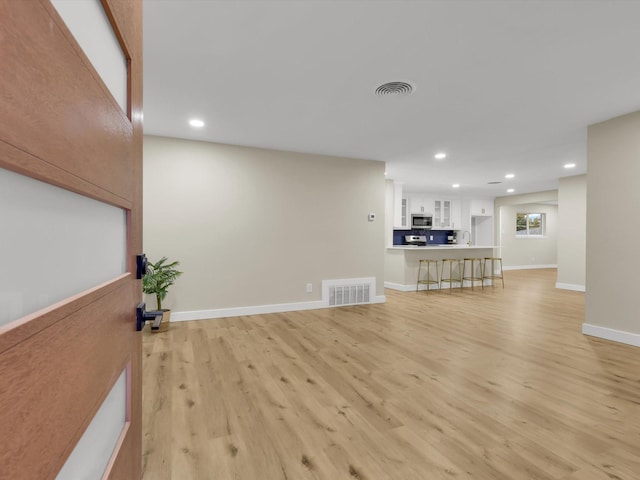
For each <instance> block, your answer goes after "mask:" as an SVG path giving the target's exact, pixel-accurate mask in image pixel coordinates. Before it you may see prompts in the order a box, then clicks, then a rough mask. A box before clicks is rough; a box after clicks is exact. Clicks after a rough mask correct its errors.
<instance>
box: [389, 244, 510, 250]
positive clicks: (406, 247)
mask: <svg viewBox="0 0 640 480" xmlns="http://www.w3.org/2000/svg"><path fill="white" fill-rule="evenodd" d="M480 248H500V247H498V246H497V245H467V244H466V243H464V244H459V243H458V244H445V245H427V246H425V247H418V246H416V245H394V246H393V247H387V249H389V250H461V249H464V250H475V249H480Z"/></svg>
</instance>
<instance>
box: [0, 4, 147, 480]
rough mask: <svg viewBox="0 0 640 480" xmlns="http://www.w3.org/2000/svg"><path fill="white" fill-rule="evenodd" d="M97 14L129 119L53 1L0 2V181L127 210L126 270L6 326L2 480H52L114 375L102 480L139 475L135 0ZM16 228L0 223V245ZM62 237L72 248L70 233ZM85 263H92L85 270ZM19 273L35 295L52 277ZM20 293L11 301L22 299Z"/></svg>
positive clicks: (45, 243)
mask: <svg viewBox="0 0 640 480" xmlns="http://www.w3.org/2000/svg"><path fill="white" fill-rule="evenodd" d="M101 3H102V8H104V12H102V13H103V14H105V13H106V19H107V21H106V23H105V25H108V26H111V27H112V28H113V33H115V38H116V41H115V43H116V45H117V44H119V46H120V47H121V49H122V54H123V56H124V57H123V62H124V65H125V68H124V72H125V75H124V80H123V85H126V90H127V91H126V102H125V105H124V108H123V107H122V106H121V104H119V103H118V101H116V99H115V98H114V96H113V94H112V93H111V91H110V89H109V87H108V86H107V85H106V83H105V82H104V81H103V79H102V77H101V75H100V74H99V73H98V71H97V70H96V68H95V67H94V65H93V63H92V61H91V60H89V57H88V56H87V55H86V54H85V52H84V51H83V48H82V47H81V46H80V44H79V43H78V42H77V41H76V39H75V37H74V35H73V34H72V33H71V31H70V29H69V28H68V27H67V24H66V23H65V21H64V20H63V19H62V17H61V16H60V14H59V13H58V10H56V8H55V7H54V5H53V4H51V3H50V2H49V0H0V65H1V66H2V67H1V70H0V170H2V171H4V172H5V173H7V172H8V173H10V175H16V174H20V178H23V177H28V179H29V180H28V181H32V180H31V179H36V180H38V181H40V182H44V183H43V185H44V186H46V187H47V188H53V189H54V190H56V191H57V189H60V192H63V194H68V195H71V196H73V198H78V199H79V200H77V201H78V203H80V199H87V198H90V199H92V200H91V201H97V202H96V203H99V204H100V205H102V204H104V205H105V206H106V207H107V208H111V207H114V208H116V209H121V210H122V217H121V218H122V219H123V221H122V223H123V226H122V229H123V232H125V234H124V235H123V237H122V244H123V247H122V251H123V255H122V257H123V260H122V263H121V266H119V267H118V268H120V273H118V274H116V275H113V276H112V278H107V279H105V280H104V281H102V282H99V283H98V284H96V285H91V286H89V287H87V288H83V289H82V290H81V291H79V292H73V293H72V294H69V295H68V296H67V297H65V298H62V299H60V298H57V299H55V298H54V299H52V300H51V301H50V302H49V303H48V304H46V305H44V306H42V307H41V308H39V309H37V310H36V311H32V312H26V313H25V314H24V315H21V316H20V317H19V318H15V319H10V320H8V321H7V322H5V323H4V324H3V325H0V479H2V480H5V479H11V480H21V479H25V480H32V479H33V480H44V479H54V478H56V477H57V476H58V474H59V472H60V471H61V469H62V468H63V465H65V462H66V461H67V459H68V457H69V456H70V455H71V453H72V452H73V451H74V448H75V447H76V444H77V443H78V441H79V439H80V438H81V437H82V436H83V434H84V433H85V431H86V430H87V428H88V426H89V425H90V423H91V422H92V419H93V418H94V417H95V416H96V412H98V411H99V409H100V407H101V405H103V402H104V401H105V399H106V398H107V396H108V395H109V393H110V392H111V390H112V388H113V387H114V385H115V383H116V382H117V381H118V379H121V378H125V379H126V395H125V400H124V401H123V404H125V405H124V408H125V410H126V415H125V416H124V417H123V421H122V428H121V429H120V430H118V431H119V433H117V435H116V438H115V442H114V445H113V447H111V452H112V454H109V456H108V462H107V464H106V466H105V468H104V469H103V471H104V475H103V474H102V472H100V473H99V475H98V478H100V475H103V476H102V478H105V479H124V480H132V479H136V478H140V476H141V428H140V420H141V377H140V375H141V373H140V372H141V338H140V333H139V332H136V331H135V307H136V304H137V303H138V301H139V299H140V298H141V283H140V280H137V279H136V263H135V255H136V254H137V253H140V251H141V248H142V232H141V225H142V223H141V214H142V212H141V184H142V182H141V176H142V83H141V82H142V38H141V28H142V25H141V24H142V5H141V3H142V2H141V0H102V2H101ZM97 6H98V8H100V5H99V4H98V5H97ZM9 171H10V172H9ZM16 178H17V177H16ZM34 183H38V182H34ZM69 192H73V193H69ZM5 202H6V200H5ZM5 206H6V205H5ZM71 210H73V209H71ZM5 211H6V210H5ZM63 213H64V212H63ZM72 213H73V212H71V211H70V212H69V215H71V214H72ZM29 221H30V220H28V219H25V224H26V223H28V222H29ZM45 224H46V222H43V227H42V231H41V238H36V239H34V238H32V236H31V237H30V238H28V239H27V238H25V239H24V240H25V243H26V242H27V240H28V242H29V244H31V242H39V243H38V244H37V245H38V247H36V248H32V249H31V250H30V251H26V252H21V251H10V252H7V251H1V250H2V248H1V246H2V245H3V243H2V240H0V255H2V256H3V257H2V258H4V259H13V257H16V256H20V257H22V256H24V257H25V260H28V258H27V257H30V256H32V255H35V254H36V253H38V252H41V251H47V248H49V246H50V245H51V238H49V233H48V227H46V225H45ZM99 226H100V225H97V226H96V225H94V226H91V227H87V228H96V227H99ZM20 228H21V227H20V225H18V226H15V225H14V226H7V225H6V224H5V223H4V222H3V219H0V238H4V237H5V236H10V235H11V234H15V232H16V230H20ZM2 229H4V231H3V230H2ZM96 231H97V230H96ZM68 235H69V237H68V238H69V240H70V241H71V240H75V239H76V237H77V236H78V235H77V234H75V233H74V232H68ZM125 235H126V237H125ZM36 236H39V235H36ZM15 250H20V249H19V248H17V249H15ZM101 253H102V252H101V251H95V252H94V255H95V256H96V258H98V257H99V256H100V255H101ZM56 254H57V252H56V251H50V252H48V253H47V255H49V257H55V256H56ZM8 263H11V262H8ZM92 264H93V262H92V260H91V259H90V258H86V259H82V260H81V261H80V264H79V266H81V267H84V268H87V269H91V268H92V267H93V265H92ZM25 265H26V267H25V268H28V269H31V270H32V271H33V282H34V285H35V284H36V283H37V281H38V280H39V277H40V276H41V275H43V274H44V273H50V272H39V271H38V267H37V266H33V265H31V266H29V264H28V261H27V262H26V263H25ZM72 267H73V268H72ZM76 267H77V266H71V265H70V266H69V268H68V269H67V268H64V266H63V267H62V268H60V269H59V270H57V273H56V274H57V275H58V278H60V280H65V281H66V280H73V279H72V278H67V277H73V276H74V275H75V274H74V271H76V270H75V268H76ZM0 270H1V271H0V275H1V276H2V277H3V278H4V279H12V278H17V277H18V276H19V274H21V273H23V272H15V271H14V272H12V271H6V270H5V267H4V264H3V262H2V261H1V260H0ZM4 285H5V286H6V284H4ZM33 288H36V287H35V286H34V287H33ZM9 289H11V287H9ZM5 290H7V288H5ZM28 290H29V289H27V292H26V293H15V292H9V293H11V294H12V295H13V297H12V298H14V297H16V296H17V297H21V296H29V295H30V294H31V292H29V291H28ZM0 294H2V295H4V296H3V297H2V298H6V296H7V294H8V293H7V292H6V291H5V292H0ZM41 297H42V296H41ZM42 298H46V295H44V297H42ZM42 298H41V299H42ZM17 303H18V304H20V302H19V301H18V302H17ZM18 306H19V305H18ZM4 313H5V314H6V313H7V312H6V311H5V312H4Z"/></svg>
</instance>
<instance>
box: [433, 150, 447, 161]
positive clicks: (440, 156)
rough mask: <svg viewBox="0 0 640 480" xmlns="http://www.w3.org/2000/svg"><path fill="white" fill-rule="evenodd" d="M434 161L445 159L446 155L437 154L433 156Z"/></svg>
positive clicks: (442, 153)
mask: <svg viewBox="0 0 640 480" xmlns="http://www.w3.org/2000/svg"><path fill="white" fill-rule="evenodd" d="M433 157H434V158H435V159H436V160H443V159H445V158H447V154H446V153H444V152H438V153H436V154H435V155H434V156H433Z"/></svg>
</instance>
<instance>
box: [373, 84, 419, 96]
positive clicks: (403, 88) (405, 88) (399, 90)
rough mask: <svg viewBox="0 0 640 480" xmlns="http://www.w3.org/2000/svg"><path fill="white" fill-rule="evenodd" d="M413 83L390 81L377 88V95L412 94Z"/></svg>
mask: <svg viewBox="0 0 640 480" xmlns="http://www.w3.org/2000/svg"><path fill="white" fill-rule="evenodd" d="M412 92H413V85H411V84H410V83H407V82H389V83H385V84H383V85H380V86H379V87H378V88H376V95H377V96H379V97H386V96H387V95H411V93H412Z"/></svg>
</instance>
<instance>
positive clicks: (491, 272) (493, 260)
mask: <svg viewBox="0 0 640 480" xmlns="http://www.w3.org/2000/svg"><path fill="white" fill-rule="evenodd" d="M487 262H491V270H489V273H487ZM496 262H500V273H496V270H495V263H496ZM496 278H499V279H500V280H502V288H504V276H503V271H502V258H500V257H484V263H483V265H482V280H483V282H482V283H483V284H484V280H491V285H493V280H495V279H496Z"/></svg>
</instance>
